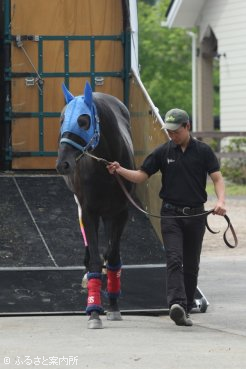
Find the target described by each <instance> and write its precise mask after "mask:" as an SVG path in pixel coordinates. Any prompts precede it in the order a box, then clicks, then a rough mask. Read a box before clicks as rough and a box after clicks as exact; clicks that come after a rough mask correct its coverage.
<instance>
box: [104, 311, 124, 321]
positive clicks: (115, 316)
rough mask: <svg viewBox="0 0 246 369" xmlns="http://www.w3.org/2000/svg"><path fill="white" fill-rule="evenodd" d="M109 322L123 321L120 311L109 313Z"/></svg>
mask: <svg viewBox="0 0 246 369" xmlns="http://www.w3.org/2000/svg"><path fill="white" fill-rule="evenodd" d="M107 320H122V317H121V313H120V311H107Z"/></svg>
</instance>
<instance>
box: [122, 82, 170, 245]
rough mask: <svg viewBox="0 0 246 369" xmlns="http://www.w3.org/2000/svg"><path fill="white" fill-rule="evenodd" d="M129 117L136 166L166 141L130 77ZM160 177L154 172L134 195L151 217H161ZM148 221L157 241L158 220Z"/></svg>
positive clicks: (140, 92) (159, 232)
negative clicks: (152, 215) (153, 215)
mask: <svg viewBox="0 0 246 369" xmlns="http://www.w3.org/2000/svg"><path fill="white" fill-rule="evenodd" d="M129 106H130V114H131V123H132V135H133V146H134V151H135V161H136V166H137V167H139V166H140V165H141V164H142V162H143V160H144V158H145V157H146V156H147V155H148V154H149V153H150V152H151V151H152V150H153V149H154V148H155V147H156V146H158V145H160V144H161V143H164V142H166V141H167V140H168V137H167V135H166V133H165V131H164V130H163V129H162V122H161V121H160V119H159V117H158V116H157V115H156V114H155V109H154V106H153V105H151V104H150V102H149V100H148V99H147V97H146V93H145V92H144V91H143V89H142V86H141V84H139V83H138V80H137V79H136V77H135V76H134V75H133V77H132V80H131V84H130V104H129ZM160 189H161V175H160V173H157V174H155V175H153V176H152V177H150V179H149V180H148V181H147V182H145V183H143V184H140V185H137V195H138V198H139V200H140V201H141V203H142V206H143V208H144V209H145V210H146V211H148V212H149V213H152V214H157V215H159V214H160V208H161V200H160V198H159V192H160ZM150 221H151V223H152V225H153V227H154V229H155V231H156V233H157V234H158V236H159V238H160V240H162V238H161V230H160V219H158V218H153V217H150Z"/></svg>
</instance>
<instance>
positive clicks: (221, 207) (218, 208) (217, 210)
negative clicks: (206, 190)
mask: <svg viewBox="0 0 246 369" xmlns="http://www.w3.org/2000/svg"><path fill="white" fill-rule="evenodd" d="M213 214H216V215H222V216H223V215H225V214H226V209H225V204H224V202H222V201H218V202H217V203H216V205H215V207H214V211H213Z"/></svg>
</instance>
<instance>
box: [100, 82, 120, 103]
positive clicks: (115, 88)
mask: <svg viewBox="0 0 246 369" xmlns="http://www.w3.org/2000/svg"><path fill="white" fill-rule="evenodd" d="M123 89H124V86H123V80H122V79H121V78H116V77H105V78H104V83H103V85H102V86H96V87H95V91H97V92H103V93H107V94H110V95H114V96H115V97H118V99H120V100H121V101H123V99H124V96H123Z"/></svg>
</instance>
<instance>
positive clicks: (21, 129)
mask: <svg viewBox="0 0 246 369" xmlns="http://www.w3.org/2000/svg"><path fill="white" fill-rule="evenodd" d="M38 137H39V126H38V119H36V118H28V119H26V118H18V119H13V121H12V147H13V151H39V140H38Z"/></svg>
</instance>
